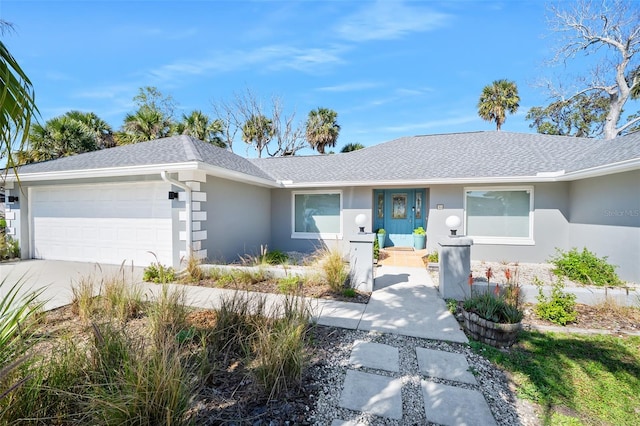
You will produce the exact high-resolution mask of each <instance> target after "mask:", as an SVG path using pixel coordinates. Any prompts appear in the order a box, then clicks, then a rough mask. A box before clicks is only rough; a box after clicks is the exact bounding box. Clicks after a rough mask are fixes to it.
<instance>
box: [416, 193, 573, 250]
mask: <svg viewBox="0 0 640 426" xmlns="http://www.w3.org/2000/svg"><path fill="white" fill-rule="evenodd" d="M476 186H482V187H487V186H490V185H437V186H432V187H431V191H430V200H429V201H430V206H429V221H428V225H427V235H428V240H427V248H428V249H429V250H430V251H433V250H437V242H438V240H439V239H441V238H442V237H444V236H446V235H448V234H449V229H448V228H447V227H446V225H445V220H446V218H447V217H448V216H451V215H456V216H458V217H460V219H461V220H463V221H464V214H465V212H464V190H465V188H469V189H472V188H473V187H476ZM523 186H533V197H534V199H533V201H534V203H533V204H534V206H533V221H534V225H533V240H534V242H535V244H534V245H516V244H482V243H477V242H475V241H474V244H473V246H472V247H471V258H472V259H473V260H486V261H501V260H509V261H520V262H544V261H546V260H547V259H548V257H549V256H550V255H552V254H554V253H555V247H565V246H566V243H567V239H568V232H569V230H568V219H567V214H568V209H569V208H568V205H569V201H568V200H569V185H568V184H567V183H564V182H559V183H542V184H535V185H501V187H502V188H509V187H513V188H521V187H523ZM438 204H442V205H443V207H444V208H443V209H442V210H438V209H437V205H438ZM463 233H464V228H463V225H461V226H460V228H459V230H458V234H463ZM472 237H473V236H472Z"/></svg>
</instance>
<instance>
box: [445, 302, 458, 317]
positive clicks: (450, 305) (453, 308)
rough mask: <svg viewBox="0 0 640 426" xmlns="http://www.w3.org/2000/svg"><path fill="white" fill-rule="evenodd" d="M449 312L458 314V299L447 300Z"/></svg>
mask: <svg viewBox="0 0 640 426" xmlns="http://www.w3.org/2000/svg"><path fill="white" fill-rule="evenodd" d="M445 302H446V304H447V310H448V311H449V312H451V313H452V314H454V315H455V313H456V312H458V301H457V300H456V299H445Z"/></svg>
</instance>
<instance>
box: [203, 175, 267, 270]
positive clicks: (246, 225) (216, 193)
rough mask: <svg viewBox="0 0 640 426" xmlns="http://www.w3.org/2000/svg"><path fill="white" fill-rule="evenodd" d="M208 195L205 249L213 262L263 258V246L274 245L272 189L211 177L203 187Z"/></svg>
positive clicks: (204, 208) (208, 177)
mask: <svg viewBox="0 0 640 426" xmlns="http://www.w3.org/2000/svg"><path fill="white" fill-rule="evenodd" d="M201 191H203V192H206V193H207V201H206V202H204V203H202V210H203V211H206V212H207V220H206V221H204V222H203V223H202V230H203V231H204V230H206V231H207V239H206V240H205V241H204V242H203V243H204V244H203V246H202V248H203V249H207V257H208V259H209V260H211V261H215V260H222V261H237V260H239V259H240V257H242V256H245V255H247V254H249V255H254V256H255V255H259V254H260V246H261V245H268V247H269V249H273V248H277V247H273V245H272V244H271V190H270V189H268V188H262V187H258V186H253V185H247V184H244V183H240V182H234V181H230V180H225V179H220V178H215V177H212V176H207V182H206V183H203V184H202V185H201Z"/></svg>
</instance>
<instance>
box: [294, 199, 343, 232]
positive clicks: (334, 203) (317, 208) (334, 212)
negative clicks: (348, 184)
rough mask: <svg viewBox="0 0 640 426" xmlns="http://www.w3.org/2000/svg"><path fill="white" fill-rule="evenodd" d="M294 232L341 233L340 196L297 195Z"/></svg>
mask: <svg viewBox="0 0 640 426" xmlns="http://www.w3.org/2000/svg"><path fill="white" fill-rule="evenodd" d="M294 198H295V226H294V228H295V229H294V232H311V233H318V234H319V233H331V234H339V233H340V194H295V197H294Z"/></svg>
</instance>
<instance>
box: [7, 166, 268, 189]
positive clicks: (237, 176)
mask: <svg viewBox="0 0 640 426" xmlns="http://www.w3.org/2000/svg"><path fill="white" fill-rule="evenodd" d="M188 170H201V171H203V172H205V173H206V174H208V175H211V176H216V177H220V178H223V179H229V180H235V181H239V182H244V183H249V184H252V185H258V186H263V187H269V188H278V187H280V185H278V183H277V182H276V181H274V180H269V179H264V178H260V177H257V176H252V175H249V174H246V173H242V172H237V171H233V170H228V169H225V168H224V167H219V166H212V165H210V164H207V163H204V162H201V161H188V162H182V163H167V164H153V165H148V166H127V167H108V168H100V169H83V170H64V171H55V172H40V173H18V177H17V179H16V176H15V174H8V175H7V178H6V180H7V182H16V181H20V182H36V181H52V180H72V179H91V178H107V177H122V176H142V175H154V174H159V173H161V172H163V171H166V172H170V173H171V172H173V173H175V172H180V171H188Z"/></svg>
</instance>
